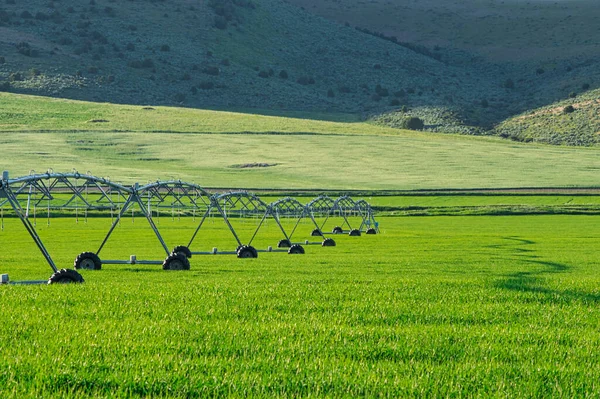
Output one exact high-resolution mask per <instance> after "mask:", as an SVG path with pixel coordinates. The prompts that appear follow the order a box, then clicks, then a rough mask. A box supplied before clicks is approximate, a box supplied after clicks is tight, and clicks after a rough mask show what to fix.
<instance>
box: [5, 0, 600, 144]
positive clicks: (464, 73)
mask: <svg viewBox="0 0 600 399" xmlns="http://www.w3.org/2000/svg"><path fill="white" fill-rule="evenodd" d="M291 3H292V2H290V1H284V0H252V1H249V0H226V1H206V2H189V1H184V0H163V1H151V0H137V1H127V2H117V1H114V0H93V1H91V2H83V3H82V2H77V1H74V0H62V1H54V2H47V1H44V0H31V1H28V2H26V3H23V2H17V1H11V0H9V1H6V2H3V3H1V4H0V91H8V92H14V93H23V94H38V95H46V96H53V97H63V98H70V99H80V100H87V101H98V102H111V103H121V104H135V105H153V106H157V105H169V106H173V105H175V106H183V107H188V108H200V109H207V108H213V109H222V110H223V109H226V110H231V109H240V108H243V109H246V110H248V109H254V110H270V111H275V112H278V113H280V112H282V111H285V112H286V113H287V112H310V113H313V115H314V113H315V112H319V113H320V114H321V115H323V113H327V114H329V113H343V114H350V115H352V116H353V119H355V120H356V119H358V120H374V121H377V122H378V123H383V124H391V125H392V126H397V125H398V123H400V124H401V123H402V121H403V120H405V119H406V118H408V117H413V116H416V117H419V118H421V119H422V120H423V121H424V125H425V126H424V130H427V131H433V132H455V133H468V134H493V133H494V131H493V130H491V128H493V127H494V126H495V125H496V124H498V123H501V122H502V121H504V120H505V119H507V118H510V117H512V116H514V115H519V114H521V113H523V112H527V111H529V110H530V109H535V108H537V107H541V106H546V105H548V104H551V103H553V102H555V101H559V100H562V99H566V98H568V96H569V94H570V93H572V92H576V93H581V92H582V91H587V90H589V89H594V88H595V87H597V85H598V82H600V79H599V78H598V76H599V68H598V67H597V65H598V63H597V56H596V54H597V51H596V52H594V51H592V49H593V48H596V47H594V46H595V44H594V43H596V42H597V40H595V39H594V38H595V37H596V35H597V34H598V32H596V31H589V29H587V28H586V30H585V32H587V33H586V34H585V35H587V36H586V37H588V39H586V40H584V41H582V40H583V39H582V38H581V34H577V35H572V34H571V30H570V28H569V27H570V26H571V25H573V26H580V23H584V24H587V23H586V21H587V20H586V19H585V18H584V19H581V18H580V17H582V16H585V15H588V16H589V15H592V16H593V15H595V14H594V13H593V12H591V11H590V12H587V13H586V10H588V8H586V7H584V6H583V5H581V4H579V3H577V5H574V3H573V2H569V3H568V4H566V3H565V4H563V5H562V6H561V7H562V8H561V9H560V11H561V12H564V13H567V12H572V16H571V17H572V19H573V23H572V24H569V23H567V22H564V23H562V22H561V24H559V25H558V26H560V27H562V28H564V29H566V30H564V31H563V33H562V34H561V36H560V37H559V38H560V40H558V39H557V41H556V43H557V45H559V47H558V49H557V51H558V52H560V54H565V51H564V50H565V49H567V48H571V50H570V52H569V54H571V56H569V57H560V58H556V59H555V58H552V57H550V56H543V54H547V53H548V52H547V51H546V52H543V51H541V50H540V49H542V48H546V47H547V40H542V41H539V40H537V41H535V40H533V39H535V37H539V36H540V35H541V32H543V31H544V29H545V27H547V26H549V25H551V24H554V23H556V18H558V17H557V15H558V14H557V12H556V10H555V8H552V7H550V8H549V6H542V5H527V6H522V7H520V8H519V7H512V6H510V5H506V6H503V7H499V6H498V7H496V6H494V5H493V4H491V3H490V4H487V5H486V4H479V3H478V4H472V5H470V6H468V5H465V7H467V6H468V7H472V8H473V9H478V8H477V7H483V8H482V9H484V10H487V11H489V13H490V14H489V15H488V14H485V13H484V15H478V14H477V13H476V12H475V11H473V12H470V13H469V14H468V15H469V18H468V19H466V20H465V21H463V22H462V23H463V24H466V25H469V24H471V23H473V24H474V25H473V26H479V25H478V24H481V23H486V21H487V20H490V19H491V20H493V24H491V25H490V26H491V27H490V29H491V30H490V32H487V31H485V34H482V37H481V38H480V41H481V42H482V43H483V42H485V43H483V44H486V43H487V45H488V50H490V49H493V48H494V43H496V41H497V42H498V43H499V45H501V46H504V47H503V48H505V49H506V48H511V46H513V48H514V49H517V51H520V52H521V53H523V54H524V53H532V52H533V53H536V54H537V53H538V52H539V54H540V55H539V57H535V59H530V58H531V57H529V58H527V57H524V58H527V59H524V60H523V62H516V61H514V60H512V59H511V58H510V57H508V58H506V59H504V58H503V59H502V60H493V59H490V58H487V57H483V56H481V54H480V53H478V51H479V50H478V49H480V47H481V46H479V47H477V49H472V48H469V45H468V43H466V44H465V43H463V42H464V41H468V40H470V39H468V37H469V36H468V35H467V33H465V32H464V31H463V30H459V31H457V32H458V33H453V34H454V35H455V36H456V35H459V34H460V35H462V36H460V37H462V38H463V39H464V40H462V41H461V40H459V39H460V38H459V36H456V37H455V36H448V34H449V32H454V30H452V28H456V23H458V22H457V21H456V20H455V17H453V16H454V15H455V14H456V13H455V11H456V10H454V8H453V7H454V6H449V5H444V6H443V7H441V8H440V7H436V6H437V5H438V3H435V1H433V0H430V1H428V2H423V3H418V4H417V3H415V4H412V5H404V6H402V7H400V8H398V7H396V6H392V5H389V6H388V5H387V3H385V4H384V3H382V2H379V1H375V2H370V3H369V5H368V7H372V8H373V10H379V11H378V12H379V13H381V11H382V7H388V9H389V11H390V12H389V15H392V16H393V15H396V14H397V13H398V12H401V13H403V15H405V16H406V17H403V18H388V19H386V20H385V21H386V22H385V24H384V25H382V26H379V27H378V26H376V25H373V24H367V25H366V26H365V25H362V27H361V25H359V23H358V22H360V21H359V20H357V19H356V18H357V17H358V16H361V15H362V16H364V17H365V18H366V19H367V21H373V20H375V19H374V18H375V17H374V16H372V15H371V14H369V13H366V12H363V11H365V9H364V7H367V5H363V6H361V7H358V6H357V7H350V8H347V9H346V12H345V13H343V14H341V15H344V17H348V19H347V21H345V22H347V23H344V22H342V21H337V22H332V21H331V20H328V19H325V18H322V17H321V16H318V15H315V14H313V11H314V10H313V8H312V7H304V8H301V7H299V6H298V5H305V4H299V3H301V2H300V1H297V2H296V3H297V4H291ZM492 3H493V2H492ZM315 4H316V3H315ZM319 4H323V5H327V6H332V4H333V3H331V2H323V3H319ZM340 4H341V3H340ZM444 4H445V3H444ZM586 4H587V3H586ZM313 5H314V4H313ZM349 5H351V4H348V6H349ZM509 6H510V7H509ZM424 7H425V8H424ZM427 7H429V8H431V9H432V10H439V12H438V13H433V14H431V13H429V12H428V11H427V10H428V8H427ZM486 7H487V8H486ZM383 10H385V9H383ZM425 11H427V12H425ZM453 12H454V14H453ZM535 12H538V13H539V14H543V15H545V16H547V17H544V18H541V19H540V21H543V22H539V23H536V25H535V26H536V27H535V29H536V32H538V33H537V36H535V37H533V36H532V38H531V40H532V41H531V42H529V41H528V40H529V39H528V36H527V35H526V34H525V33H524V32H522V31H519V32H521V33H519V35H520V36H519V40H517V41H515V42H514V43H512V42H511V41H510V40H508V39H506V38H504V39H502V40H500V38H501V37H503V36H502V35H501V33H502V32H503V30H502V29H510V27H511V26H512V25H514V24H515V22H514V21H513V17H515V16H519V15H520V14H519V13H523V15H526V16H530V15H534V14H535ZM411 13H413V14H411ZM415 13H416V14H415ZM413 15H416V16H415V17H414V18H413V17H412V16H413ZM427 15H430V16H431V18H432V20H431V21H429V22H428V21H427V20H426V17H427ZM490 15H491V16H490ZM497 15H501V16H502V18H500V17H498V18H496V16H497ZM408 16H411V17H410V18H409V17H408ZM369 18H371V19H370V20H369ZM565 18H566V17H565ZM407 19H410V20H411V22H410V24H409V25H408V26H407V29H408V28H410V27H413V28H414V27H415V26H434V25H435V26H439V29H438V31H437V34H438V35H439V36H444V37H448V40H449V41H451V43H441V42H440V43H437V42H435V43H434V41H427V40H424V39H419V38H418V37H416V36H415V35H412V36H411V35H407V36H406V37H403V36H401V35H400V34H399V33H398V31H397V27H398V26H399V24H402V23H404V22H405V21H406V20H407ZM445 19H449V21H446V22H444V23H442V22H443V21H445ZM413 20H414V21H413ZM392 21H396V22H395V25H394V24H392ZM430 22H435V24H433V25H432V24H431V23H430ZM520 22H521V20H519V23H520ZM519 26H521V25H519ZM586 26H587V25H586ZM356 27H358V28H360V29H356ZM365 29H366V30H365ZM414 32H418V33H419V34H421V33H422V34H423V35H424V36H423V37H432V35H434V34H435V32H434V31H431V32H429V33H427V32H425V28H423V29H421V30H420V31H414ZM461 32H462V33H461ZM425 33H427V35H425ZM515 34H516V33H515ZM386 35H387V36H386ZM392 35H395V36H397V39H396V40H395V41H394V40H391V36H392ZM552 35H553V36H552V37H554V36H556V35H557V34H556V33H555V32H554V31H553V33H552ZM473 36H474V35H471V36H470V37H473ZM509 37H512V36H510V35H509ZM486 40H487V42H486ZM515 40H516V39H515ZM478 43H479V42H478ZM511 43H512V44H511ZM479 44H481V43H479ZM528 44H529V45H530V47H531V46H533V47H531V48H533V49H534V50H531V51H529V50H528V47H527V46H528ZM536 46H537V47H536ZM545 46H546V47H545ZM569 46H570V47H569ZM476 50H477V51H476ZM507 61H510V62H507ZM582 87H588V89H582ZM260 112H263V111H260ZM389 113H391V114H392V115H394V116H393V117H391V118H390V117H388V116H386V115H388V114H389ZM382 114H383V115H384V116H383V117H381V115H382ZM567 143H568V144H572V143H571V142H568V141H567Z"/></svg>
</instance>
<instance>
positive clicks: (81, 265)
mask: <svg viewBox="0 0 600 399" xmlns="http://www.w3.org/2000/svg"><path fill="white" fill-rule="evenodd" d="M73 267H74V268H75V269H77V270H79V269H83V270H100V269H102V261H101V260H100V258H99V257H98V255H96V254H95V253H93V252H82V253H80V254H79V255H77V257H76V258H75V262H73Z"/></svg>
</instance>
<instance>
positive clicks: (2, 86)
mask: <svg viewBox="0 0 600 399" xmlns="http://www.w3.org/2000/svg"><path fill="white" fill-rule="evenodd" d="M9 90H10V83H8V82H2V83H0V91H9Z"/></svg>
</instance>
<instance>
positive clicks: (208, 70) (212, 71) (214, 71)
mask: <svg viewBox="0 0 600 399" xmlns="http://www.w3.org/2000/svg"><path fill="white" fill-rule="evenodd" d="M220 72H221V71H220V70H219V68H218V67H216V66H207V67H204V68H202V73H205V74H207V75H211V76H218V75H219V73H220Z"/></svg>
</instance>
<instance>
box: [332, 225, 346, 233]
mask: <svg viewBox="0 0 600 399" xmlns="http://www.w3.org/2000/svg"><path fill="white" fill-rule="evenodd" d="M331 232H332V233H333V234H342V233H343V232H344V230H342V228H341V227H340V226H335V227H334V228H333V230H332V231H331Z"/></svg>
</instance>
